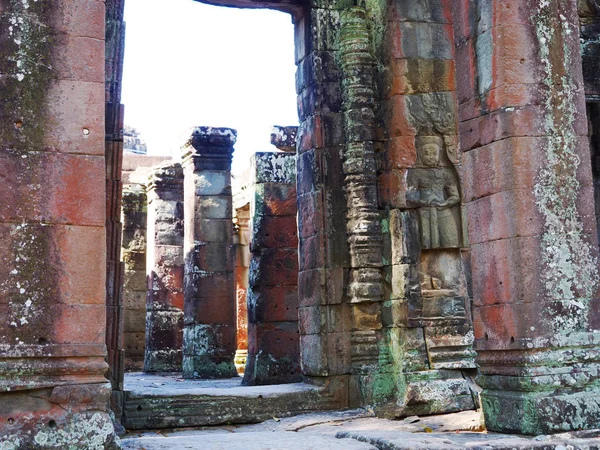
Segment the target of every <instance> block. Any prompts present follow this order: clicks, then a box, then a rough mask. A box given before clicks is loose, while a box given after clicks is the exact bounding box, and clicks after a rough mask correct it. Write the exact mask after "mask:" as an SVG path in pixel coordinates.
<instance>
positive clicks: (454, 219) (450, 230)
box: [407, 136, 462, 249]
mask: <svg viewBox="0 0 600 450" xmlns="http://www.w3.org/2000/svg"><path fill="white" fill-rule="evenodd" d="M416 144H417V154H418V166H417V168H415V169H413V170H411V172H410V173H409V175H408V185H409V191H408V193H407V203H408V205H409V206H412V207H415V208H418V211H419V222H420V234H421V246H422V248H423V249H435V248H459V247H461V243H462V242H461V241H462V239H461V234H462V233H461V229H462V227H461V222H460V189H459V182H458V175H457V174H456V171H455V170H454V167H452V166H451V164H450V161H447V162H445V161H443V160H442V156H443V150H444V141H443V140H442V138H440V137H438V136H421V137H417V143H416Z"/></svg>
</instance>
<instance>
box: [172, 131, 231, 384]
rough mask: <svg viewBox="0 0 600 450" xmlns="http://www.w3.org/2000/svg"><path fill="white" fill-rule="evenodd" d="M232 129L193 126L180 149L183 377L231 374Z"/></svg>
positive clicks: (213, 376) (223, 376) (225, 375)
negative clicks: (183, 210) (182, 198)
mask: <svg viewBox="0 0 600 450" xmlns="http://www.w3.org/2000/svg"><path fill="white" fill-rule="evenodd" d="M236 137H237V133H236V131H235V130H232V129H230V128H211V127H198V128H196V129H195V130H194V132H193V134H192V136H191V138H190V141H189V142H188V144H187V145H186V146H185V147H184V148H183V155H182V156H183V168H184V176H185V179H184V203H185V238H184V252H185V279H184V286H185V324H184V336H183V344H184V345H183V376H184V377H186V378H227V377H233V376H236V375H237V372H236V370H235V366H234V363H233V359H234V355H235V350H236V313H235V309H236V306H235V305H236V302H235V277H234V273H233V271H234V264H235V254H234V247H233V221H232V197H231V158H232V156H233V145H234V144H235V141H236Z"/></svg>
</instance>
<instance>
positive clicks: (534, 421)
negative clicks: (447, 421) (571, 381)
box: [481, 381, 600, 435]
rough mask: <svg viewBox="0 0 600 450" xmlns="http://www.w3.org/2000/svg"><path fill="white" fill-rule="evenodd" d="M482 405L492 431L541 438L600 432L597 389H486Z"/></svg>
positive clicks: (599, 402) (483, 393)
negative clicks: (597, 429)
mask: <svg viewBox="0 0 600 450" xmlns="http://www.w3.org/2000/svg"><path fill="white" fill-rule="evenodd" d="M534 382H535V381H534ZM481 402H482V404H483V406H484V408H483V411H484V417H485V425H486V428H487V429H488V430H490V431H497V432H503V433H519V434H529V435H541V434H550V433H560V432H565V431H574V430H583V429H593V428H598V424H599V423H600V392H599V391H598V390H597V389H591V388H590V389H585V390H583V391H576V390H573V391H571V392H555V393H552V392H547V391H541V392H511V391H497V390H489V389H486V390H484V391H483V392H482V394H481Z"/></svg>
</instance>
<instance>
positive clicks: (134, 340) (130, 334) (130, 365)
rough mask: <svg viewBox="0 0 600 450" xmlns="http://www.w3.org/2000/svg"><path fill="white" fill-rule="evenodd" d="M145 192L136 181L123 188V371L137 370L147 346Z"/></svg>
mask: <svg viewBox="0 0 600 450" xmlns="http://www.w3.org/2000/svg"><path fill="white" fill-rule="evenodd" d="M146 203H147V200H146V192H145V189H144V188H143V187H142V186H141V185H139V184H130V185H128V186H127V187H126V188H124V189H123V206H122V208H121V211H122V214H121V221H122V222H123V241H122V244H121V260H122V261H123V263H124V264H125V275H124V277H123V307H124V316H125V326H124V329H123V341H124V347H125V370H129V371H140V370H142V368H143V366H144V348H145V346H146V343H145V341H146V338H145V334H146V291H147V288H146V216H147V214H146V211H147V210H146Z"/></svg>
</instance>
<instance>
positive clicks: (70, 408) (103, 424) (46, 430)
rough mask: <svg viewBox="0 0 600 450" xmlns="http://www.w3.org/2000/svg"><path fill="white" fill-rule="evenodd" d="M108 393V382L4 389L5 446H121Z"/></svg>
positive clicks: (108, 449) (0, 438)
mask: <svg viewBox="0 0 600 450" xmlns="http://www.w3.org/2000/svg"><path fill="white" fill-rule="evenodd" d="M109 397H110V385H109V384H108V383H103V384H89V385H71V386H58V387H55V388H47V389H36V390H27V391H16V392H8V393H3V394H2V395H0V417H2V418H3V420H5V423H3V426H2V427H1V430H0V443H2V448H14V449H30V448H75V447H77V448H91V447H93V448H98V449H105V450H116V449H119V448H120V446H119V445H118V444H117V440H118V439H117V436H116V434H115V430H114V427H113V422H112V420H111V418H110V415H109V413H108V412H107V411H106V407H107V404H108V400H109ZM32 402H33V403H32ZM92 443H93V445H92Z"/></svg>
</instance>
